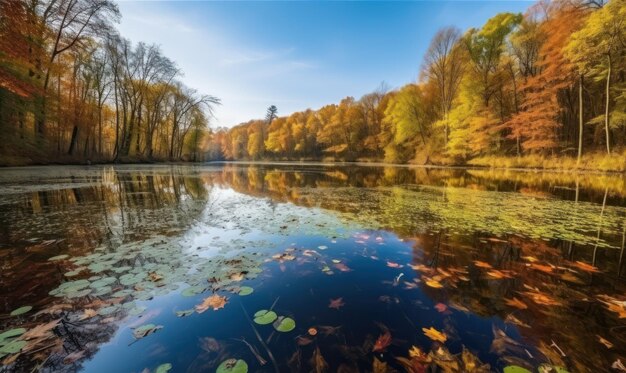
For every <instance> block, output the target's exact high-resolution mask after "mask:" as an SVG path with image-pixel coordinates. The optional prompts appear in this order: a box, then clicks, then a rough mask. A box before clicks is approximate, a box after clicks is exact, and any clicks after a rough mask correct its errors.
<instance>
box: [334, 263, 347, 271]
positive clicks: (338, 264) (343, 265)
mask: <svg viewBox="0 0 626 373" xmlns="http://www.w3.org/2000/svg"><path fill="white" fill-rule="evenodd" d="M335 268H337V269H338V270H340V271H341V272H350V271H351V269H350V267H348V266H347V265H345V264H343V263H337V264H335Z"/></svg>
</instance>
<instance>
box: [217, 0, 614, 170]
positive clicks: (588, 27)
mask: <svg viewBox="0 0 626 373" xmlns="http://www.w3.org/2000/svg"><path fill="white" fill-rule="evenodd" d="M274 113H275V110H274ZM625 145H626V0H610V1H609V2H606V3H605V2H602V1H581V0H561V1H544V0H541V1H539V2H537V3H535V4H533V5H532V6H531V7H530V8H529V9H528V10H527V12H526V13H525V14H514V13H500V14H497V15H495V16H494V17H492V18H491V19H489V20H488V21H487V22H486V23H485V24H484V25H483V26H482V27H481V28H472V29H469V30H467V31H465V32H462V31H461V30H459V29H458V28H456V27H445V28H443V29H440V30H439V31H438V32H437V33H436V34H435V36H434V37H433V39H432V41H431V43H430V46H429V48H428V50H427V52H426V54H425V56H424V59H423V62H422V66H421V74H420V78H419V80H418V81H417V82H415V83H410V84H407V85H405V86H403V87H401V88H399V89H396V90H392V91H389V90H388V89H386V87H385V86H384V85H381V87H379V88H378V89H377V90H375V91H374V92H372V93H368V94H366V95H364V96H363V97H361V98H360V99H358V100H357V99H355V98H353V97H346V98H345V99H343V100H341V102H339V103H338V104H330V105H326V106H324V107H322V108H320V109H318V110H311V109H309V110H305V111H301V112H296V113H293V114H291V115H289V116H281V117H275V116H269V115H268V118H265V119H260V120H251V121H249V122H247V123H243V124H240V125H238V126H235V127H233V128H231V129H224V128H223V129H219V130H217V131H214V132H213V133H212V134H211V138H210V141H209V145H208V149H207V151H208V152H209V155H210V157H211V158H213V159H235V160H238V159H253V160H256V159H321V158H332V159H341V160H358V159H368V160H385V161H388V162H400V163H403V162H416V163H443V164H449V163H455V164H462V163H465V162H468V161H470V160H472V159H476V158H481V157H490V156H503V157H524V156H538V157H544V158H545V157H555V156H564V157H567V158H571V159H574V160H576V161H577V162H580V160H581V158H583V159H584V157H585V156H586V155H590V154H595V155H598V154H606V157H605V158H606V159H608V162H624V157H625V155H624V153H623V149H624V148H625ZM620 152H622V153H620ZM606 159H605V160H606Z"/></svg>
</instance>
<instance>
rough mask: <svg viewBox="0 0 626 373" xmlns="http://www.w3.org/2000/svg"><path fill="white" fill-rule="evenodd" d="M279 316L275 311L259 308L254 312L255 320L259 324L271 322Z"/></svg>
mask: <svg viewBox="0 0 626 373" xmlns="http://www.w3.org/2000/svg"><path fill="white" fill-rule="evenodd" d="M277 318H278V316H277V315H276V312H274V311H268V310H259V311H257V312H256V313H255V314H254V322H255V323H257V324H259V325H267V324H271V323H273V322H274V320H276V319H277Z"/></svg>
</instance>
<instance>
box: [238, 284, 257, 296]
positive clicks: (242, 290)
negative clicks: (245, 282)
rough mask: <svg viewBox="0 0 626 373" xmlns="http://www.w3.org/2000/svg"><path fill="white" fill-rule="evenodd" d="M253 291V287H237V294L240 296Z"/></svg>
mask: <svg viewBox="0 0 626 373" xmlns="http://www.w3.org/2000/svg"><path fill="white" fill-rule="evenodd" d="M253 292H254V289H253V288H251V287H250V286H242V287H240V288H239V295H241V296H246V295H250V294H252V293H253Z"/></svg>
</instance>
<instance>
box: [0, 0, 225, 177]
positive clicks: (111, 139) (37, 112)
mask: <svg viewBox="0 0 626 373" xmlns="http://www.w3.org/2000/svg"><path fill="white" fill-rule="evenodd" d="M119 18H120V12H119V9H118V6H117V4H116V3H115V2H113V1H111V0H32V1H30V0H29V1H25V0H3V1H2V2H0V131H1V133H2V138H1V139H0V164H5V165H19V164H31V163H35V164H37V163H51V162H56V163H77V162H81V163H84V162H113V161H123V162H128V161H137V160H179V159H186V160H199V157H200V154H201V149H202V145H203V143H202V141H203V139H204V138H205V137H206V135H207V133H208V132H207V131H208V121H209V118H210V117H211V113H212V111H213V108H214V106H215V105H218V104H219V103H220V101H219V99H218V98H216V97H214V96H211V95H205V94H201V93H199V92H198V91H196V90H195V89H193V88H190V87H187V86H185V85H184V84H183V83H182V82H181V81H180V77H181V74H182V71H181V70H180V69H179V68H178V67H177V66H176V64H175V62H174V61H173V60H172V59H170V58H168V57H167V56H165V55H164V54H163V53H162V51H161V50H160V48H159V46H158V45H149V44H146V43H137V44H135V45H133V44H132V43H131V42H130V41H129V40H127V39H125V38H123V37H122V36H121V35H119V33H118V32H117V31H116V29H115V26H114V25H115V23H116V22H117V21H118V20H119Z"/></svg>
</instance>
